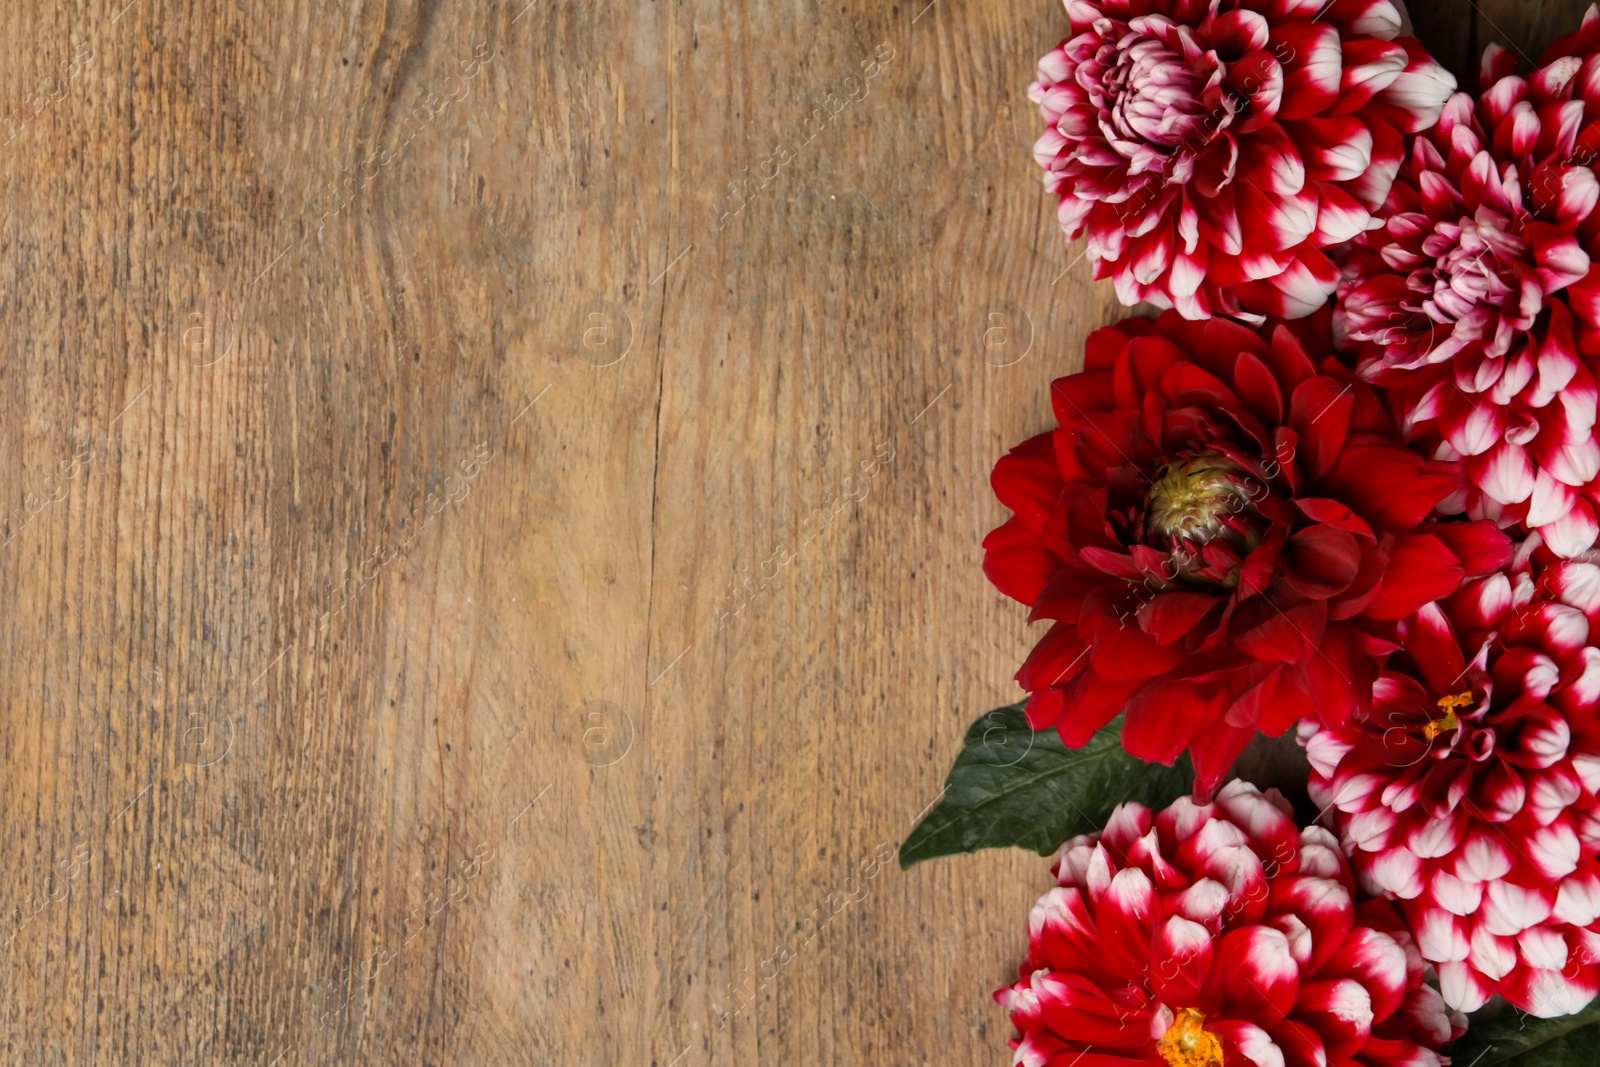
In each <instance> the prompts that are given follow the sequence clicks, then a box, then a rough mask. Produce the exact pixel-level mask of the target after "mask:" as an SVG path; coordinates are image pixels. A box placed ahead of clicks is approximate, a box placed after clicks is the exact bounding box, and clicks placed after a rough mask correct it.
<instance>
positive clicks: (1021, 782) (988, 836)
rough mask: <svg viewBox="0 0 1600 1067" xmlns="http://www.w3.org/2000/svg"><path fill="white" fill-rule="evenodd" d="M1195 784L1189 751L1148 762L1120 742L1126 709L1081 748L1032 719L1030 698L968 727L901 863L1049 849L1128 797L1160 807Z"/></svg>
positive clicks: (1100, 823)
mask: <svg viewBox="0 0 1600 1067" xmlns="http://www.w3.org/2000/svg"><path fill="white" fill-rule="evenodd" d="M1193 786H1194V771H1193V770H1192V769H1191V768H1190V765H1189V757H1188V756H1184V757H1183V758H1182V759H1181V760H1180V761H1179V763H1178V766H1176V767H1163V766H1161V765H1160V764H1155V763H1146V762H1144V761H1143V760H1141V759H1136V758H1135V757H1133V756H1130V755H1128V753H1127V752H1125V751H1124V750H1123V748H1122V716H1120V715H1119V716H1117V718H1116V719H1114V720H1113V721H1112V722H1111V723H1110V725H1108V726H1106V728H1105V729H1103V730H1101V731H1100V732H1099V733H1097V734H1095V736H1094V737H1093V738H1091V739H1090V741H1089V743H1088V744H1087V745H1085V746H1084V747H1082V748H1079V749H1070V748H1067V747H1066V746H1065V745H1063V744H1062V743H1061V736H1060V735H1059V734H1057V733H1056V732H1055V731H1054V730H1040V731H1037V732H1036V731H1034V730H1032V729H1030V728H1029V727H1028V719H1027V716H1026V715H1025V714H1024V713H1023V705H1022V704H1015V705H1012V706H1011V707H1009V708H996V709H995V710H994V711H991V712H989V713H988V714H987V715H985V716H983V718H981V719H979V720H978V721H977V722H975V723H973V724H972V726H971V727H970V728H969V729H968V730H967V739H966V747H965V748H963V749H962V751H961V754H960V755H958V756H957V757H956V762H955V766H953V767H951V768H950V777H949V778H947V779H946V780H945V786H944V792H943V794H941V797H940V800H939V802H938V804H937V806H935V807H934V809H933V810H932V811H930V812H928V814H927V815H926V816H925V817H924V818H923V820H922V821H921V822H920V823H918V824H917V827H916V829H914V830H912V831H911V836H910V837H908V838H906V842H905V844H903V845H901V846H900V866H901V867H902V868H905V867H909V866H911V865H912V864H913V863H920V862H921V861H923V860H926V859H932V858H934V857H935V856H954V855H959V854H961V853H966V852H976V851H977V850H978V849H980V848H1006V847H1009V846H1013V845H1014V846H1017V847H1019V848H1026V849H1032V850H1033V851H1034V852H1037V853H1038V854H1039V855H1041V856H1048V855H1050V854H1051V853H1052V852H1054V851H1055V850H1056V849H1057V848H1059V847H1060V845H1061V843H1062V842H1063V841H1066V840H1067V839H1068V838H1070V837H1074V836H1076V835H1078V834H1086V833H1093V832H1095V831H1097V830H1100V829H1101V828H1102V827H1104V826H1105V822H1106V819H1107V818H1108V817H1109V816H1110V814H1111V812H1112V809H1114V808H1115V807H1116V806H1117V805H1118V804H1121V803H1122V802H1123V801H1126V800H1137V801H1139V802H1141V803H1143V804H1147V805H1149V806H1151V807H1155V808H1161V807H1165V806H1166V805H1167V804H1169V803H1171V802H1172V801H1173V800H1174V799H1176V798H1177V797H1180V796H1182V795H1183V794H1185V793H1187V792H1189V790H1190V789H1192V788H1193Z"/></svg>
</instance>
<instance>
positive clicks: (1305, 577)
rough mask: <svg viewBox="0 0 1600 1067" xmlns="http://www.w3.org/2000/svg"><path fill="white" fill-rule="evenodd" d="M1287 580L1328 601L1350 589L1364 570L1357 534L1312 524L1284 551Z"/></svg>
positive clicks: (1304, 593) (1298, 589) (1303, 593)
mask: <svg viewBox="0 0 1600 1067" xmlns="http://www.w3.org/2000/svg"><path fill="white" fill-rule="evenodd" d="M1284 562H1285V567H1284V572H1283V577H1284V581H1285V582H1287V583H1288V585H1289V588H1291V589H1293V590H1294V591H1295V592H1296V593H1299V594H1300V595H1301V596H1303V597H1308V598H1316V599H1319V600H1326V599H1328V598H1329V597H1333V596H1337V595H1338V594H1340V593H1342V592H1344V591H1345V590H1346V589H1348V588H1350V583H1351V582H1353V581H1355V578H1356V575H1357V574H1358V573H1359V572H1360V570H1361V545H1360V543H1359V542H1358V541H1357V540H1356V537H1355V535H1354V534H1351V533H1347V532H1346V531H1344V530H1340V529H1337V528H1335V527H1333V526H1327V525H1323V524H1318V525H1316V526H1308V527H1307V528H1306V529H1304V530H1301V531H1300V532H1299V533H1297V534H1295V535H1294V536H1293V537H1291V538H1289V543H1288V545H1287V546H1286V548H1285V550H1284Z"/></svg>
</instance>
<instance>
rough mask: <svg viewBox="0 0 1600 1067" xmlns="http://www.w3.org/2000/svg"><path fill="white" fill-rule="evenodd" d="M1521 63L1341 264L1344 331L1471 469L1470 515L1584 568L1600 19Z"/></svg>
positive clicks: (1432, 149)
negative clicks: (1526, 73)
mask: <svg viewBox="0 0 1600 1067" xmlns="http://www.w3.org/2000/svg"><path fill="white" fill-rule="evenodd" d="M1507 58H1508V53H1506V52H1504V51H1503V50H1495V49H1491V50H1490V52H1489V54H1488V55H1486V56H1485V60H1484V82H1485V84H1487V85H1488V88H1487V89H1486V90H1485V91H1484V93H1483V95H1482V97H1481V98H1480V99H1479V100H1478V102H1477V106H1476V110H1474V107H1473V103H1472V100H1471V99H1470V98H1469V97H1467V96H1466V95H1465V94H1457V95H1456V96H1453V97H1451V99H1450V101H1449V103H1447V104H1446V105H1445V108H1444V111H1443V113H1442V114H1441V115H1440V117H1439V124H1438V126H1437V127H1435V128H1434V129H1432V130H1430V131H1428V132H1427V133H1426V134H1425V135H1423V136H1422V137H1419V138H1417V139H1416V140H1415V142H1414V143H1413V146H1412V151H1411V155H1410V158H1409V159H1408V160H1407V162H1406V164H1405V166H1404V167H1403V168H1402V169H1401V171H1400V176H1399V178H1398V180H1397V181H1396V182H1395V184H1394V187H1393V189H1392V191H1391V192H1390V195H1389V201H1388V204H1387V205H1386V206H1385V209H1384V212H1383V214H1384V215H1385V216H1386V221H1385V222H1384V224H1383V226H1381V227H1380V228H1377V229H1373V230H1371V231H1369V232H1367V233H1365V234H1363V235H1361V236H1360V237H1358V238H1357V239H1356V241H1355V244H1354V247H1353V248H1352V249H1351V251H1350V254H1349V256H1348V258H1347V260H1346V262H1345V263H1344V280H1343V281H1342V282H1341V284H1340V287H1339V303H1338V316H1339V323H1338V325H1339V327H1340V331H1341V333H1342V334H1343V335H1344V336H1345V337H1346V338H1347V339H1348V341H1349V342H1350V343H1351V345H1352V346H1353V347H1354V348H1355V350H1356V351H1357V352H1358V353H1359V355H1360V361H1361V372H1362V374H1363V376H1364V377H1366V378H1367V379H1368V380H1369V381H1373V382H1376V383H1379V384H1382V385H1385V386H1392V387H1394V390H1395V392H1394V400H1395V403H1396V406H1397V408H1398V413H1399V416H1400V419H1401V422H1402V425H1403V428H1404V430H1405V433H1406V435H1407V436H1408V437H1411V438H1416V439H1417V440H1418V443H1419V445H1421V446H1422V447H1423V448H1424V449H1425V450H1427V451H1429V452H1430V453H1432V454H1435V455H1439V456H1444V457H1450V458H1455V457H1460V458H1461V459H1462V460H1463V463H1464V465H1465V467H1466V470H1467V473H1468V475H1469V476H1470V483H1471V484H1470V490H1469V494H1468V496H1467V497H1466V498H1465V499H1464V501H1463V503H1464V505H1465V507H1466V508H1467V510H1469V511H1470V513H1471V514H1473V515H1476V516H1484V517H1489V518H1494V519H1498V520H1499V521H1500V522H1501V523H1502V524H1504V525H1509V524H1510V523H1512V522H1521V523H1524V524H1526V525H1527V526H1529V527H1531V528H1533V529H1536V530H1539V531H1540V533H1541V534H1542V535H1543V537H1544V540H1545V542H1546V543H1547V544H1548V545H1549V546H1550V548H1551V550H1552V551H1554V552H1556V553H1558V554H1559V555H1562V556H1566V557H1572V556H1576V555H1577V554H1579V553H1581V552H1582V551H1584V550H1585V549H1587V548H1589V547H1590V546H1591V545H1592V544H1594V542H1595V537H1596V533H1597V532H1600V521H1597V515H1600V482H1597V480H1596V476H1597V474H1600V444H1597V443H1596V440H1595V436H1594V426H1595V408H1596V389H1597V387H1596V379H1597V377H1600V374H1597V362H1596V357H1597V356H1600V272H1597V271H1595V270H1594V262H1593V261H1594V260H1595V259H1596V258H1597V257H1600V213H1596V212H1595V206H1596V203H1597V202H1600V181H1597V179H1596V175H1595V171H1594V169H1593V164H1594V163H1595V160H1596V157H1597V154H1600V123H1597V121H1596V120H1600V13H1597V12H1596V11H1595V9H1593V8H1591V9H1590V11H1589V15H1588V17H1586V18H1585V19H1584V28H1583V30H1582V31H1581V32H1580V33H1579V34H1577V35H1575V36H1574V37H1572V38H1569V39H1567V40H1566V41H1564V42H1558V43H1557V45H1556V47H1555V49H1554V50H1553V51H1552V52H1551V53H1547V54H1546V56H1545V62H1546V66H1544V67H1543V68H1542V69H1540V70H1539V71H1538V72H1536V73H1535V74H1533V75H1532V76H1531V77H1529V78H1526V79H1524V78H1519V77H1514V76H1509V75H1508V74H1507V76H1504V77H1498V78H1497V75H1500V74H1506V67H1507V64H1506V62H1505V60H1506V59H1507Z"/></svg>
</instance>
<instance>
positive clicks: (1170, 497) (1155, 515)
mask: <svg viewBox="0 0 1600 1067" xmlns="http://www.w3.org/2000/svg"><path fill="white" fill-rule="evenodd" d="M1265 492H1266V486H1264V485H1262V484H1261V483H1260V482H1259V481H1256V480H1255V479H1253V478H1248V477H1244V476H1242V475H1241V472H1240V471H1239V469H1238V468H1237V467H1236V466H1234V465H1233V464H1232V463H1230V462H1228V461H1227V460H1225V459H1222V458H1221V457H1218V456H1212V455H1207V454H1204V453H1202V454H1200V455H1198V456H1193V457H1190V458H1188V459H1182V460H1178V461H1177V462H1174V463H1168V464H1167V465H1166V466H1164V467H1162V468H1161V469H1160V470H1159V471H1157V472H1156V476H1155V477H1154V478H1153V479H1151V482H1150V489H1149V491H1148V492H1147V493H1146V494H1145V532H1146V536H1147V537H1148V538H1149V539H1150V540H1151V541H1153V542H1154V543H1155V544H1157V545H1159V546H1160V547H1161V548H1164V549H1167V550H1168V551H1170V552H1171V553H1172V554H1173V557H1174V558H1175V559H1176V560H1177V561H1178V562H1179V563H1180V564H1181V563H1183V561H1184V560H1188V559H1195V558H1197V557H1198V556H1199V555H1200V550H1201V549H1203V548H1204V547H1205V546H1206V545H1208V544H1211V543H1212V542H1213V541H1222V542H1224V543H1226V544H1227V545H1228V546H1229V547H1230V548H1232V549H1234V550H1235V551H1237V552H1239V553H1240V554H1241V555H1243V554H1245V553H1248V552H1250V551H1251V550H1253V549H1255V548H1256V547H1257V546H1258V545H1259V544H1260V537H1259V535H1258V532H1257V531H1256V530H1255V529H1254V528H1253V527H1254V526H1255V523H1254V522H1252V521H1251V520H1253V519H1255V518H1256V517H1257V512H1256V508H1255V503H1254V502H1255V501H1256V500H1259V499H1260V498H1261V496H1262V494H1264V493H1265Z"/></svg>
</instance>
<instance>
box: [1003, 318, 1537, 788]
mask: <svg viewBox="0 0 1600 1067" xmlns="http://www.w3.org/2000/svg"><path fill="white" fill-rule="evenodd" d="M1308 336H1311V334H1310V333H1309V332H1308ZM1051 396H1052V399H1053V401H1054V405H1055V414H1056V418H1057V420H1058V421H1059V422H1060V426H1059V428H1058V429H1056V430H1055V431H1054V432H1052V433H1046V434H1041V435H1040V436H1038V437H1035V438H1033V439H1032V440H1029V441H1025V442H1023V443H1022V444H1021V445H1019V446H1018V447H1017V448H1015V449H1013V450H1012V452H1011V453H1010V454H1009V455H1007V456H1006V457H1004V458H1003V459H1001V460H1000V462H999V464H998V465H996V467H995V470H994V478H993V482H994V489H995V493H996V494H997V495H998V496H999V498H1000V501H1001V503H1003V504H1005V505H1006V506H1007V507H1009V508H1011V510H1012V511H1014V512H1015V513H1016V514H1015V515H1014V516H1013V517H1012V518H1011V520H1010V521H1008V522H1006V523H1005V524H1004V525H1002V526H1001V527H1000V528H999V529H997V530H994V531H992V532H991V533H990V534H989V536H988V537H987V538H986V539H985V541H984V547H985V549H986V550H987V554H986V558H985V561H984V571H985V573H987V574H988V575H989V578H990V580H991V581H993V582H994V584H995V585H996V586H997V587H998V588H999V589H1000V591H1001V592H1003V593H1006V594H1008V595H1009V596H1012V597H1015V598H1016V599H1018V600H1020V601H1022V602H1023V603H1025V604H1028V605H1030V606H1031V607H1032V608H1033V614H1032V618H1033V619H1034V620H1038V619H1051V620H1054V623H1055V625H1054V626H1052V627H1051V629H1050V631H1049V632H1048V633H1047V634H1046V635H1045V636H1044V638H1043V639H1042V640H1041V641H1040V642H1039V644H1038V646H1037V647H1036V648H1035V649H1034V650H1033V653H1032V655H1030V656H1029V657H1028V660H1027V662H1026V663H1024V664H1023V666H1022V669H1021V670H1020V671H1019V672H1018V673H1017V680H1018V681H1019V682H1021V684H1022V686H1023V688H1024V689H1027V690H1028V691H1029V692H1030V693H1031V694H1032V696H1031V697H1030V699H1029V701H1028V720H1029V722H1030V723H1031V724H1032V725H1033V727H1034V729H1044V728H1045V727H1048V726H1050V725H1052V724H1053V725H1055V726H1056V728H1057V729H1058V730H1060V732H1061V736H1062V739H1063V741H1064V742H1065V743H1066V744H1067V745H1068V746H1070V747H1079V746H1082V745H1083V744H1085V743H1086V742H1087V741H1088V739H1089V738H1090V737H1091V736H1093V734H1094V732H1095V731H1096V730H1098V729H1100V728H1101V727H1102V726H1104V725H1105V724H1106V723H1108V722H1109V721H1110V720H1111V719H1112V718H1113V717H1114V716H1115V715H1116V714H1117V713H1118V712H1119V711H1124V710H1125V711H1126V712H1127V719H1126V722H1125V723H1124V726H1123V744H1124V745H1125V746H1126V747H1127V749H1128V751H1129V752H1131V753H1133V754H1134V755H1136V756H1138V757H1140V758H1141V759H1145V760H1150V761H1153V762H1163V763H1168V764H1170V763H1172V762H1173V761H1174V760H1176V759H1177V758H1178V756H1179V755H1180V754H1181V753H1182V752H1183V751H1184V750H1185V749H1189V750H1190V751H1191V753H1192V755H1193V757H1194V762H1195V770H1196V772H1197V782H1196V789H1197V791H1198V795H1199V796H1200V798H1201V799H1205V798H1206V797H1208V796H1209V795H1210V791H1211V790H1213V789H1215V788H1216V786H1217V785H1218V784H1219V783H1220V782H1221V781H1222V778H1223V776H1224V775H1225V774H1226V772H1227V770H1228V768H1229V766H1230V765H1231V764H1232V763H1233V761H1234V760H1235V759H1236V758H1237V757H1238V755H1239V753H1240V752H1241V751H1243V749H1244V747H1245V745H1246V744H1247V743H1248V742H1249V741H1250V738H1251V737H1252V736H1253V735H1254V733H1255V731H1256V730H1257V729H1260V730H1262V731H1263V732H1265V733H1268V734H1271V735H1273V736H1277V735H1279V734H1282V733H1283V732H1284V731H1285V730H1287V729H1288V728H1289V727H1290V726H1292V725H1294V723H1295V722H1296V721H1297V720H1299V719H1300V718H1301V717H1303V716H1304V715H1305V714H1306V711H1307V709H1308V708H1314V709H1316V713H1317V714H1318V715H1319V716H1321V718H1322V720H1323V721H1324V722H1326V723H1328V724H1330V725H1341V724H1343V723H1344V722H1345V720H1346V719H1348V718H1349V717H1351V716H1352V715H1356V714H1358V713H1360V712H1363V711H1364V710H1365V708H1366V706H1367V702H1368V698H1369V696H1370V693H1371V686H1372V680H1373V679H1374V678H1375V677H1376V675H1377V661H1376V660H1375V659H1374V658H1373V657H1372V655H1371V654H1370V650H1369V643H1370V639H1369V638H1368V637H1367V636H1366V635H1365V634H1364V632H1363V630H1362V626H1363V625H1367V626H1373V627H1379V628H1381V624H1384V623H1386V622H1388V621H1391V620H1398V619H1403V618H1405V617H1406V616H1408V615H1410V614H1412V613H1413V612H1415V611H1416V610H1417V609H1418V608H1420V607H1421V606H1422V605H1423V604H1425V603H1427V602H1428V601H1430V600H1434V599H1437V598H1439V597H1442V596H1446V595H1448V594H1449V593H1452V592H1454V591H1455V589H1456V588H1457V587H1458V586H1459V585H1460V583H1461V580H1462V577H1463V575H1464V574H1469V573H1484V572H1486V571H1488V570H1492V569H1494V568H1496V567H1499V566H1502V565H1504V563H1505V562H1506V561H1507V560H1508V559H1509V556H1510V550H1509V543H1508V542H1507V540H1506V538H1505V536H1504V535H1503V534H1501V533H1500V532H1499V531H1498V530H1496V529H1495V528H1494V527H1493V525H1492V524H1490V523H1484V522H1479V523H1444V522H1438V521H1431V520H1429V518H1428V516H1429V514H1430V513H1431V512H1432V511H1433V509H1434V507H1435V505H1437V504H1438V503H1439V502H1440V501H1441V500H1442V499H1444V498H1445V497H1446V496H1448V495H1449V494H1451V493H1452V492H1454V491H1456V489H1457V488H1458V486H1459V484H1460V472H1459V470H1458V469H1457V468H1456V467H1455V466H1454V465H1452V464H1447V463H1438V462H1431V461H1427V460H1425V459H1423V457H1421V456H1419V455H1417V454H1416V453H1415V452H1412V451H1411V450H1410V449H1408V448H1406V447H1405V446H1403V445H1401V444H1399V443H1398V442H1397V441H1395V440H1394V436H1393V432H1394V427H1393V425H1392V423H1391V422H1390V420H1389V417H1388V415H1387V414H1386V413H1385V412H1384V409H1383V406H1382V405H1381V404H1380V403H1379V402H1378V400H1377V398H1376V397H1375V396H1374V394H1373V392H1372V390H1371V389H1370V388H1368V387H1367V386H1365V385H1363V384H1362V383H1361V382H1359V381H1358V380H1356V379H1355V377H1354V375H1353V374H1352V372H1351V371H1349V370H1348V369H1347V368H1346V367H1344V366H1343V365H1342V364H1340V363H1339V362H1338V361H1337V360H1335V359H1333V358H1331V357H1328V358H1324V359H1323V360H1322V361H1321V362H1320V363H1317V362H1314V361H1313V360H1312V358H1311V356H1310V355H1308V354H1307V352H1306V350H1305V348H1304V347H1303V345H1302V342H1301V341H1300V340H1298V339H1296V338H1295V337H1294V336H1293V335H1292V334H1291V333H1290V332H1289V330H1288V329H1287V328H1285V327H1278V328H1277V329H1276V330H1274V331H1273V333H1272V336H1271V340H1270V342H1269V341H1268V340H1266V339H1264V338H1263V337H1261V336H1260V335H1259V334H1258V333H1257V332H1255V331H1253V330H1251V329H1248V328H1246V327H1244V326H1241V325H1239V324H1238V323H1234V322H1229V321H1227V320H1223V319H1211V320H1208V321H1206V322H1186V321H1185V320H1184V319H1182V318H1181V317H1180V316H1178V315H1177V314H1176V313H1174V312H1167V313H1166V314H1164V315H1162V316H1161V318H1160V319H1158V320H1157V321H1156V322H1154V323H1151V322H1148V321H1146V320H1143V319H1128V320H1126V321H1124V322H1122V323H1121V324H1119V325H1117V326H1112V327H1108V328H1106V329H1103V330H1100V331H1098V332H1096V333H1095V334H1094V335H1093V336H1092V337H1090V339H1089V343H1088V355H1087V359H1086V365H1085V369H1084V370H1083V372H1082V373H1079V374H1073V375H1070V376H1068V377H1065V378H1061V379H1058V380H1057V381H1056V382H1055V384H1054V386H1053V387H1052V390H1051Z"/></svg>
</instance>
